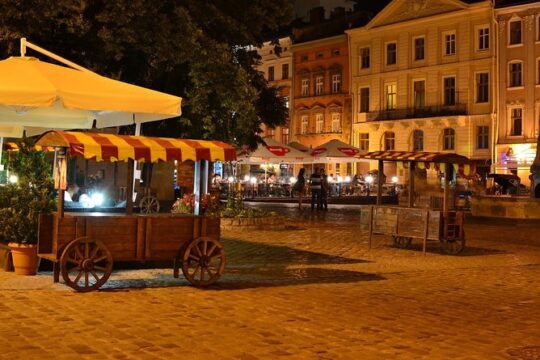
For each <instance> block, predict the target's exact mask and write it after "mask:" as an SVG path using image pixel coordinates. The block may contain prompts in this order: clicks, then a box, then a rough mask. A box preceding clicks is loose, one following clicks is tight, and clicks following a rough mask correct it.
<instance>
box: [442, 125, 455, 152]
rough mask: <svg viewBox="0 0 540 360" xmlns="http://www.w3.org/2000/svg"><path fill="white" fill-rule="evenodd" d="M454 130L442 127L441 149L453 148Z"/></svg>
mask: <svg viewBox="0 0 540 360" xmlns="http://www.w3.org/2000/svg"><path fill="white" fill-rule="evenodd" d="M455 138H456V132H455V131H454V129H444V132H443V150H454V149H455Z"/></svg>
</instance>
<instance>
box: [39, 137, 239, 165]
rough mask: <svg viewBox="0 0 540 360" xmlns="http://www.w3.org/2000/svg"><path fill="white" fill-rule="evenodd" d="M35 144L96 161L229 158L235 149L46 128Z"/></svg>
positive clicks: (205, 142) (205, 143)
mask: <svg viewBox="0 0 540 360" xmlns="http://www.w3.org/2000/svg"><path fill="white" fill-rule="evenodd" d="M36 145H37V146H54V147H65V148H68V151H69V153H70V155H72V156H82V157H84V158H85V159H93V160H96V161H126V160H128V159H132V160H136V161H143V162H159V161H172V160H177V161H186V160H192V161H199V160H208V161H232V160H235V159H236V150H235V149H234V147H232V146H231V145H228V144H226V143H223V142H220V141H209V140H186V139H172V138H160V137H147V136H130V135H114V134H101V133H89V132H74V131H49V132H46V133H45V134H43V135H42V136H41V137H40V138H39V139H38V141H37V142H36Z"/></svg>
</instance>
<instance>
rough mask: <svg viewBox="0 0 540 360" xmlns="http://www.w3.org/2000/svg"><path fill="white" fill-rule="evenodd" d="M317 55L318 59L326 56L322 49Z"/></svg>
mask: <svg viewBox="0 0 540 360" xmlns="http://www.w3.org/2000/svg"><path fill="white" fill-rule="evenodd" d="M315 57H316V58H317V59H322V58H323V57H324V53H323V52H322V51H319V52H318V53H317V54H316V55H315Z"/></svg>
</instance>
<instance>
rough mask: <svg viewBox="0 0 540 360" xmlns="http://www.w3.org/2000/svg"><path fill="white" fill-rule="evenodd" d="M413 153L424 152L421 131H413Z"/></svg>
mask: <svg viewBox="0 0 540 360" xmlns="http://www.w3.org/2000/svg"><path fill="white" fill-rule="evenodd" d="M413 151H424V132H423V131H422V130H414V131H413Z"/></svg>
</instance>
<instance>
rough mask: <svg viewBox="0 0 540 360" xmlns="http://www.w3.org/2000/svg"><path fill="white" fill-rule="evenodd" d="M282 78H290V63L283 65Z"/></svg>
mask: <svg viewBox="0 0 540 360" xmlns="http://www.w3.org/2000/svg"><path fill="white" fill-rule="evenodd" d="M281 78H282V79H283V80H286V79H288V78H289V64H283V65H281Z"/></svg>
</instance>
